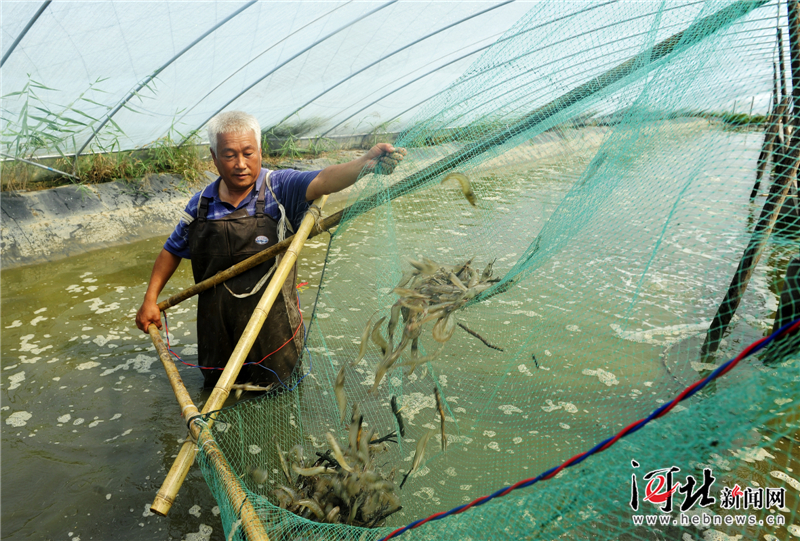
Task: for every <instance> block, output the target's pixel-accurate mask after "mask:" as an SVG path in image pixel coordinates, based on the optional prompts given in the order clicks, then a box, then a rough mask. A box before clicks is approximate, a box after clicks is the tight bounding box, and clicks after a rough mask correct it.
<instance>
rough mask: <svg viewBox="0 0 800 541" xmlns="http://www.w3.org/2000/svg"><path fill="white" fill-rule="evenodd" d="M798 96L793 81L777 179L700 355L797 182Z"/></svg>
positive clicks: (716, 338)
mask: <svg viewBox="0 0 800 541" xmlns="http://www.w3.org/2000/svg"><path fill="white" fill-rule="evenodd" d="M788 7H789V61H790V63H791V68H792V74H791V75H792V82H793V84H794V83H797V82H798V81H800V42H798V39H800V35H798V33H800V21H798V17H797V15H798V14H797V0H790V1H789V6H788ZM779 36H780V34H779ZM781 58H782V56H781ZM781 79H782V80H783V79H784V77H783V76H781ZM799 99H800V87H799V86H798V85H797V84H794V88H793V89H792V94H791V102H792V103H789V100H783V101H784V103H785V105H786V109H787V111H786V112H785V113H784V115H786V116H788V117H789V118H791V122H790V125H791V127H792V129H791V130H785V131H784V134H785V140H784V144H783V145H781V144H780V143H778V144H777V146H778V148H779V149H780V152H781V157H780V160H779V161H778V163H777V166H776V168H775V170H776V178H775V179H774V180H773V182H772V185H771V186H770V190H769V194H768V195H767V200H766V201H765V202H764V206H763V207H762V209H761V215H760V216H759V218H758V221H757V222H756V225H755V227H754V228H753V234H752V236H751V237H750V242H749V243H748V244H747V247H746V248H745V250H744V253H743V254H742V259H741V260H740V261H739V266H738V267H737V268H736V271H735V272H734V274H733V279H732V280H731V283H730V286H728V291H727V292H726V293H725V297H724V298H723V299H722V303H720V305H719V308H717V313H716V314H715V315H714V319H713V320H712V321H711V325H710V326H709V328H708V331H707V332H706V337H705V340H703V345H702V346H701V347H700V357H701V358H708V357H710V356H711V355H713V354H714V353H715V352H716V351H717V350H718V349H719V346H720V344H721V342H722V336H723V335H724V334H725V331H726V330H727V329H728V325H729V324H730V322H731V319H733V315H734V314H735V313H736V309H737V308H738V307H739V304H740V303H741V301H742V297H743V296H744V293H745V291H746V290H747V285H748V284H749V282H750V278H751V277H752V275H753V272H754V271H755V268H756V265H757V264H758V261H759V260H760V259H761V256H762V254H763V253H764V249H765V248H766V246H767V241H768V240H769V237H770V236H771V235H772V231H773V229H774V228H775V223H776V222H777V220H778V217H779V215H780V213H781V209H782V208H783V206H784V202H786V196H787V195H788V193H789V191H790V189H791V188H792V186H794V185H795V184H796V183H797V168H798V162H800V133H797V130H798V128H800V123H799V121H800V117H799V116H798V114H797V112H798V111H797V101H798V100H799ZM790 105H791V107H790ZM789 110H791V113H789V112H788V111H789Z"/></svg>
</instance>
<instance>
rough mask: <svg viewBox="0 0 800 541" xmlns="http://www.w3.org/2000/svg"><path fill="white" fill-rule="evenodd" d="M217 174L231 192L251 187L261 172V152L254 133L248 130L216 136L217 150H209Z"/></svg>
mask: <svg viewBox="0 0 800 541" xmlns="http://www.w3.org/2000/svg"><path fill="white" fill-rule="evenodd" d="M211 157H212V158H213V159H214V165H216V166H217V170H218V171H219V176H220V177H222V180H223V182H225V185H226V186H227V187H228V190H229V191H231V192H241V191H243V190H246V189H248V188H250V187H252V186H253V185H254V184H255V183H256V179H258V175H259V174H260V173H261V153H260V152H259V149H258V141H257V140H256V135H255V133H253V132H252V131H250V130H248V131H246V132H242V133H221V134H219V135H218V136H217V152H216V154H215V153H214V151H213V150H212V151H211Z"/></svg>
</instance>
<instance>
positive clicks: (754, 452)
mask: <svg viewBox="0 0 800 541" xmlns="http://www.w3.org/2000/svg"><path fill="white" fill-rule="evenodd" d="M733 456H735V457H737V458H741V459H742V460H744V461H745V462H749V463H751V464H754V463H756V462H761V461H762V460H764V459H767V458H775V457H774V456H772V455H771V454H769V453H768V452H766V451H765V450H764V449H761V448H760V447H745V448H743V449H739V450H738V451H734V452H733Z"/></svg>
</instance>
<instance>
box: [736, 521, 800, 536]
mask: <svg viewBox="0 0 800 541" xmlns="http://www.w3.org/2000/svg"><path fill="white" fill-rule="evenodd" d="M786 529H787V530H789V533H790V534H792V535H793V536H795V537H800V526H798V525H797V524H789V525H788V526H787V527H786ZM739 537H741V536H739Z"/></svg>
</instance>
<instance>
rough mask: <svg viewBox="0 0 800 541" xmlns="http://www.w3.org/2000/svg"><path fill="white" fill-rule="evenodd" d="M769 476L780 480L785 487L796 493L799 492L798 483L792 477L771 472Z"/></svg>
mask: <svg viewBox="0 0 800 541" xmlns="http://www.w3.org/2000/svg"><path fill="white" fill-rule="evenodd" d="M769 474H770V475H771V476H772V477H774V478H775V479H780V480H781V481H785V482H786V484H787V485H789V486H790V487H792V488H793V489H795V490H796V491H798V492H800V481H798V480H797V479H795V478H793V477H789V476H788V475H787V474H785V473H783V472H782V471H771V472H769Z"/></svg>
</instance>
